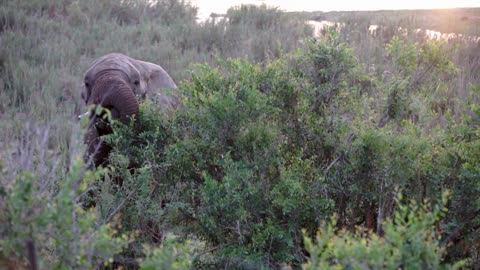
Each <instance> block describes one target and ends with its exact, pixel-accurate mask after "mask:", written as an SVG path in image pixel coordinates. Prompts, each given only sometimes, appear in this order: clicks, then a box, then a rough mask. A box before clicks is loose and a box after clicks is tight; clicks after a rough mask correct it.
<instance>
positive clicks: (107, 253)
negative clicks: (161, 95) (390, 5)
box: [0, 0, 480, 269]
mask: <svg viewBox="0 0 480 270" xmlns="http://www.w3.org/2000/svg"><path fill="white" fill-rule="evenodd" d="M1 12H2V13H1V16H2V17H1V20H0V22H1V23H2V27H1V28H0V29H1V30H0V31H1V32H0V38H1V39H0V42H1V44H2V45H3V46H2V47H1V54H0V56H1V58H0V59H1V65H0V67H1V70H2V73H1V74H0V79H1V83H0V87H2V91H1V97H2V98H1V101H0V102H1V103H0V104H1V107H0V113H1V114H0V124H1V125H2V126H1V129H0V135H1V137H0V138H1V141H0V143H2V148H1V149H0V171H1V174H0V184H1V187H0V235H1V238H0V239H1V240H0V266H6V267H14V265H16V266H17V267H20V268H22V267H31V263H32V262H34V264H38V266H40V268H54V269H64V268H68V269H70V268H75V269H91V268H99V267H107V268H115V267H118V266H119V265H124V266H127V267H132V268H133V267H141V268H144V269H159V268H161V269H188V268H192V269H219V268H220V269H281V268H288V267H291V268H294V269H297V268H304V269H330V268H331V269H344V268H345V269H364V268H369V269H399V268H400V269H416V268H418V269H420V268H421V269H443V268H445V269H458V268H459V267H462V265H463V267H468V268H476V267H478V261H479V260H478V248H479V247H478V242H479V241H480V239H479V235H480V233H479V227H480V225H479V224H480V221H479V215H478V213H479V211H480V210H479V209H480V201H479V197H478V194H480V182H478V179H479V176H480V164H479V163H480V138H479V135H480V129H479V128H480V121H479V119H480V107H479V105H478V98H479V94H480V84H478V82H476V81H475V80H474V79H472V78H476V77H473V76H472V77H468V76H459V74H465V73H467V72H471V71H468V70H465V69H466V67H465V66H461V65H458V62H457V63H456V62H455V61H457V60H458V58H457V57H456V56H458V51H455V50H452V48H454V46H453V45H452V44H449V43H447V42H442V41H422V42H418V43H413V42H411V41H409V39H408V38H406V37H404V36H398V37H394V38H391V39H389V40H388V42H387V43H386V44H382V45H378V47H377V48H378V50H377V51H376V52H377V53H381V55H382V59H383V60H382V61H381V62H379V63H375V68H374V69H372V68H370V67H371V64H369V67H367V66H365V65H364V64H363V63H364V62H362V59H363V57H365V55H359V53H360V52H362V51H361V49H360V47H352V46H351V45H349V44H348V43H347V42H346V41H348V40H345V38H346V36H347V34H346V32H341V33H339V34H337V33H334V32H332V31H327V32H326V33H325V35H324V36H323V37H321V38H317V39H310V38H306V37H307V36H308V35H310V34H311V33H312V32H311V29H309V28H308V27H307V26H305V25H304V23H303V21H302V20H303V18H302V17H295V16H293V15H292V14H285V13H283V12H281V11H279V10H277V9H275V8H267V7H265V6H261V7H253V6H241V7H238V8H234V9H230V10H229V11H228V13H227V16H226V18H225V19H223V20H221V21H220V22H219V23H214V21H213V20H209V21H206V22H204V23H200V24H198V23H196V22H195V14H196V11H195V9H194V8H192V7H191V6H189V5H187V4H185V3H183V2H178V1H174V0H169V1H159V2H158V3H157V4H153V5H151V4H148V3H147V2H143V1H102V2H98V1H18V2H6V3H5V5H4V3H2V10H1ZM66 22H68V23H66ZM119 40H120V41H123V42H119ZM35 44H41V45H40V46H38V45H35ZM350 44H352V43H350ZM50 46H51V47H50ZM461 49H462V47H459V48H457V50H461ZM112 50H116V51H119V52H123V53H126V54H129V55H131V56H132V57H137V58H140V59H144V60H148V61H152V62H156V63H159V64H161V65H162V66H164V67H165V68H166V69H167V70H168V71H169V72H170V73H171V74H172V76H173V77H174V78H175V79H176V81H177V82H180V81H181V79H183V81H182V82H181V83H179V86H180V87H179V88H180V89H179V91H180V92H181V95H182V107H181V108H180V109H179V110H178V111H177V112H176V113H175V114H174V115H165V114H164V112H162V111H161V110H159V108H157V107H156V105H155V104H153V103H151V102H149V101H148V100H147V101H145V102H143V103H142V104H141V108H140V114H139V116H138V118H137V121H136V122H135V123H131V124H130V125H129V126H124V125H121V124H118V123H113V124H114V133H113V134H110V135H108V136H106V137H105V140H107V141H109V143H110V144H111V145H112V146H113V148H114V150H113V152H112V154H111V164H112V165H111V166H110V167H108V168H102V169H97V170H96V171H85V170H84V167H83V162H82V161H81V160H80V159H79V157H80V156H81V154H82V152H83V150H84V147H83V146H82V143H81V137H82V133H83V131H82V129H81V127H80V126H81V125H80V123H78V122H77V120H75V116H76V115H75V114H77V113H78V112H80V111H81V110H82V106H81V104H80V102H79V99H78V97H77V96H78V95H79V93H80V90H79V88H80V87H81V85H80V84H81V78H82V72H83V70H85V68H86V66H87V65H88V64H89V62H90V61H91V60H93V59H94V58H96V57H98V56H100V55H103V54H104V53H107V52H110V51H112ZM367 52H369V51H367ZM229 57H232V58H229ZM238 57H240V58H242V59H238ZM227 58H228V59H227ZM195 62H203V63H202V64H197V65H194V66H190V67H189V68H188V69H187V65H188V64H190V63H195ZM380 70H382V72H380ZM467 79H470V80H469V81H465V80H467ZM460 81H461V83H460ZM459 85H468V90H467V89H463V90H462V93H463V94H462V96H456V93H458V91H459V90H458V89H457V86H459ZM7 116H8V117H7ZM129 164H137V166H136V167H135V168H134V169H132V168H131V167H129ZM119 180H121V181H119ZM120 183H121V184H120ZM400 194H403V195H400ZM92 202H93V203H92ZM85 205H95V207H94V208H84V206H85Z"/></svg>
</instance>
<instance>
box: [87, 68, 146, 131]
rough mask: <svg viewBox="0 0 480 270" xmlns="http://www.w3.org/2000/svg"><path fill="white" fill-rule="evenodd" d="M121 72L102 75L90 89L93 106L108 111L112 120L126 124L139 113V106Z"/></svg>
mask: <svg viewBox="0 0 480 270" xmlns="http://www.w3.org/2000/svg"><path fill="white" fill-rule="evenodd" d="M124 76H126V75H125V74H123V72H119V74H116V73H114V74H112V73H111V72H109V73H105V74H102V75H101V76H99V77H98V78H97V80H96V83H95V87H94V88H93V89H92V93H93V96H94V97H93V102H92V103H93V104H98V105H101V106H102V107H104V108H107V109H109V110H110V112H111V114H112V118H113V119H116V120H120V121H121V122H122V123H124V124H127V123H128V122H129V119H130V117H135V116H136V115H138V112H139V105H138V101H137V98H136V97H135V94H134V93H133V90H132V88H131V87H130V86H129V84H128V83H127V82H126V79H125V78H124Z"/></svg>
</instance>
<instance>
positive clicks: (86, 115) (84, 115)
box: [78, 112, 90, 120]
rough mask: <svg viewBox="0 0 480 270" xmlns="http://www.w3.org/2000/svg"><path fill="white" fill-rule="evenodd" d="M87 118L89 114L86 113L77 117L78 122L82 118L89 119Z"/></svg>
mask: <svg viewBox="0 0 480 270" xmlns="http://www.w3.org/2000/svg"><path fill="white" fill-rule="evenodd" d="M89 116H90V112H86V113H84V114H80V115H79V116H78V119H79V120H82V119H83V118H84V117H89Z"/></svg>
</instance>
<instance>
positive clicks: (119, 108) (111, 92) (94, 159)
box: [81, 53, 180, 168]
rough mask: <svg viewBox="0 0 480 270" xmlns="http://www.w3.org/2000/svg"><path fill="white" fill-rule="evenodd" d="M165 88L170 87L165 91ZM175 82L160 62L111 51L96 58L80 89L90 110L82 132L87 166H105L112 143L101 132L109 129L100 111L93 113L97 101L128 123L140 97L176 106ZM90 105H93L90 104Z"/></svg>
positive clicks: (170, 106) (113, 114)
mask: <svg viewBox="0 0 480 270" xmlns="http://www.w3.org/2000/svg"><path fill="white" fill-rule="evenodd" d="M167 89H170V90H169V91H167ZM177 90H178V89H177V85H176V84H175V82H174V81H173V79H172V78H171V77H170V75H169V74H168V73H167V72H166V71H165V70H164V69H163V68H162V67H161V66H159V65H156V64H153V63H150V62H145V61H141V60H137V59H133V58H131V57H128V56H126V55H124V54H121V53H110V54H107V55H104V56H102V57H100V58H98V59H97V60H95V61H94V62H93V63H92V64H91V65H90V67H89V68H88V69H87V71H86V72H85V76H84V88H83V91H82V93H81V97H82V99H83V100H84V101H85V105H86V106H87V108H89V110H90V111H89V112H87V113H86V114H85V116H88V117H89V124H88V126H87V131H86V133H85V136H84V142H85V144H86V145H87V149H86V151H85V155H84V160H85V162H86V165H87V167H89V168H91V167H93V166H95V167H99V166H105V165H107V164H108V155H109V153H110V151H111V146H109V145H108V144H107V143H105V142H104V141H103V140H102V136H103V135H106V134H109V133H111V132H112V130H111V128H110V123H108V120H105V119H104V117H103V115H97V114H96V113H94V111H95V107H96V106H98V105H100V106H102V107H103V108H107V109H109V110H110V113H111V119H114V120H119V121H120V122H122V123H124V124H128V123H129V121H130V119H131V118H132V117H133V118H135V116H136V115H138V113H139V101H141V100H142V99H145V98H151V99H153V100H154V101H155V102H156V103H157V104H158V105H159V106H160V107H161V108H162V109H166V110H168V111H174V110H175V109H176V108H177V107H178V106H179V103H180V102H179V98H178V94H177V93H178V91H177ZM92 105H93V106H92Z"/></svg>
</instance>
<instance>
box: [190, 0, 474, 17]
mask: <svg viewBox="0 0 480 270" xmlns="http://www.w3.org/2000/svg"><path fill="white" fill-rule="evenodd" d="M190 2H191V3H192V4H194V5H196V6H198V7H199V12H198V13H199V16H200V17H201V18H206V17H208V16H210V13H212V12H215V13H225V12H226V11H227V9H228V8H229V7H232V6H237V5H240V4H242V3H245V4H262V3H265V4H267V5H269V6H276V7H279V8H280V9H282V10H286V11H317V10H320V11H332V10H381V9H430V8H455V7H480V0H327V1H325V0H317V1H315V0H190Z"/></svg>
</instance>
